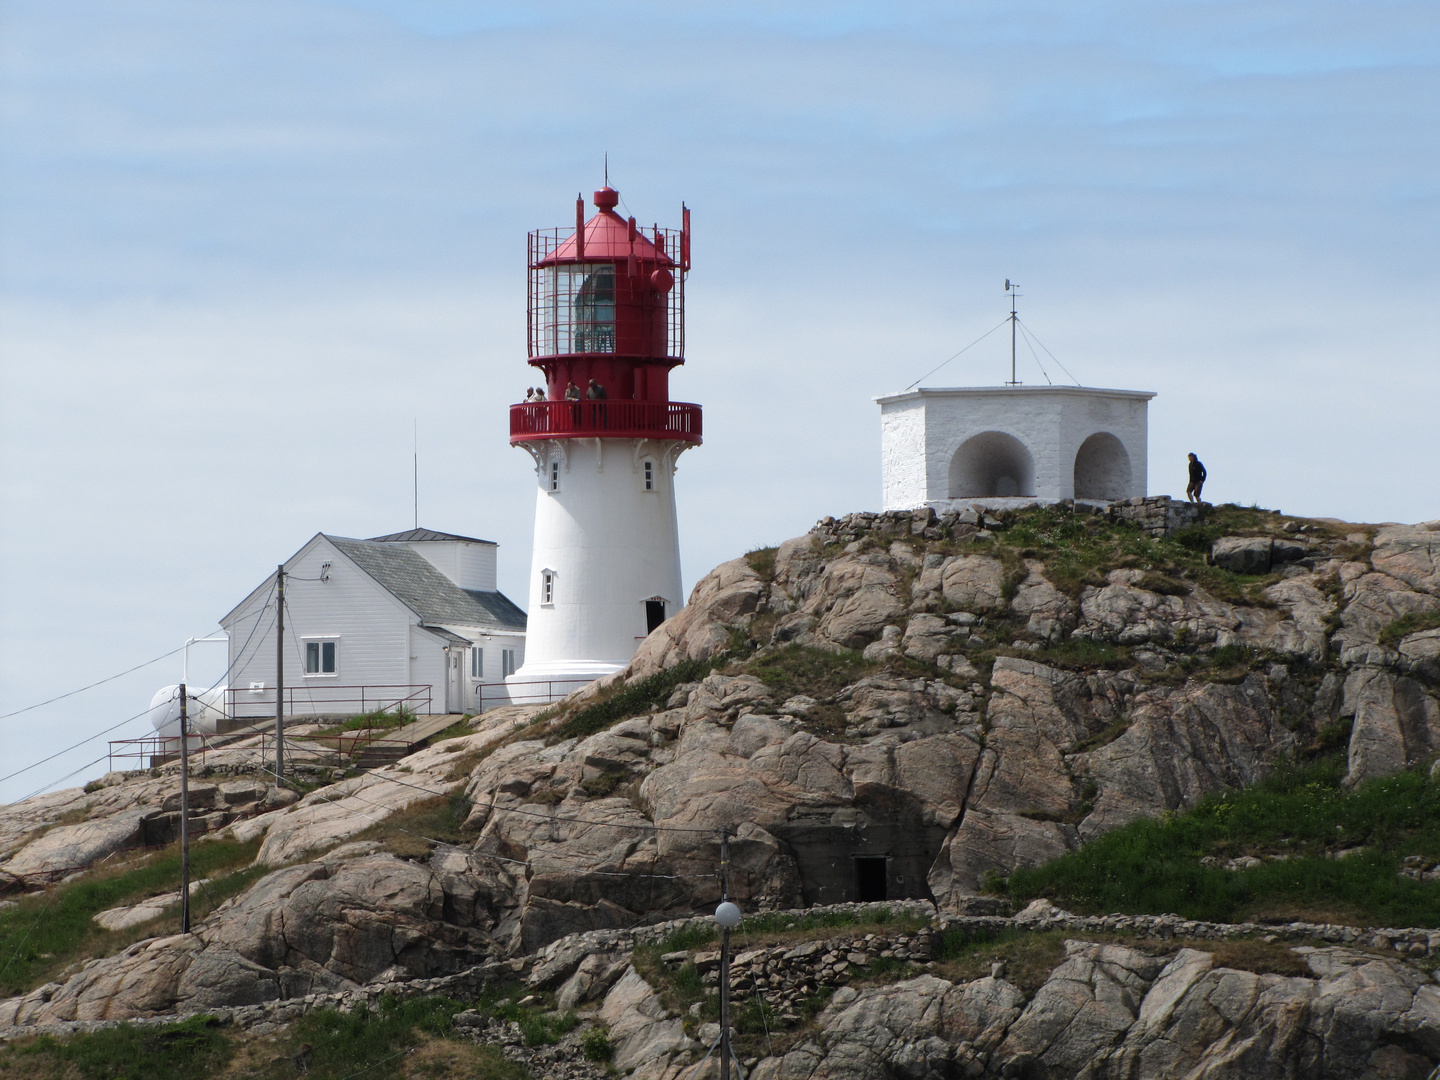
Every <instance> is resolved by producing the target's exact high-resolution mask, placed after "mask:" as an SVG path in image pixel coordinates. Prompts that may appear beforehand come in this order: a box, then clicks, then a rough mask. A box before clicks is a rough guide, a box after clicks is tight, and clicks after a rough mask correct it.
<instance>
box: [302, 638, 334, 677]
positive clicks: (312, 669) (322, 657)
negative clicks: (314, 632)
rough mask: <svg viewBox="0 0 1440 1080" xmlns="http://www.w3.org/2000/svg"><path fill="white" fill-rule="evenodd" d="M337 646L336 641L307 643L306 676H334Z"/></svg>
mask: <svg viewBox="0 0 1440 1080" xmlns="http://www.w3.org/2000/svg"><path fill="white" fill-rule="evenodd" d="M336 644H337V643H336V642H334V641H307V642H305V674H306V675H334V674H335V667H336V666H335V646H336Z"/></svg>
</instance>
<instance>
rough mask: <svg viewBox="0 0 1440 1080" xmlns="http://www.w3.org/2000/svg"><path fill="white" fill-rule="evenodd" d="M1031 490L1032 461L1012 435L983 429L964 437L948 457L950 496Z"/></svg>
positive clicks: (993, 495)
mask: <svg viewBox="0 0 1440 1080" xmlns="http://www.w3.org/2000/svg"><path fill="white" fill-rule="evenodd" d="M1034 494H1035V461H1034V459H1033V458H1031V456H1030V451H1029V450H1026V449H1025V444H1024V443H1022V442H1021V441H1020V440H1019V439H1017V438H1015V437H1014V436H1013V435H1006V434H1005V433H1004V432H1000V431H987V432H984V433H983V434H980V435H976V436H974V437H972V438H969V439H966V440H965V442H964V443H963V444H962V445H961V447H960V449H959V450H957V451H955V456H954V457H953V458H951V459H950V498H952V499H976V498H979V499H986V498H996V497H999V496H1009V495H1024V496H1034Z"/></svg>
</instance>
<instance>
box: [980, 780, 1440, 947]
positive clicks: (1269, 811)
mask: <svg viewBox="0 0 1440 1080" xmlns="http://www.w3.org/2000/svg"><path fill="white" fill-rule="evenodd" d="M1344 772H1345V767H1344V759H1343V757H1341V756H1340V755H1332V756H1329V757H1325V758H1322V759H1320V760H1319V761H1316V762H1313V763H1311V764H1308V765H1303V766H1300V765H1292V766H1288V767H1285V768H1282V769H1281V770H1280V771H1279V772H1277V774H1276V775H1275V776H1273V777H1272V778H1271V779H1269V780H1267V781H1265V782H1263V783H1260V784H1257V785H1255V786H1254V787H1251V788H1247V789H1245V790H1243V791H1238V792H1227V793H1224V794H1220V795H1215V796H1211V797H1209V798H1206V799H1205V800H1203V801H1202V802H1201V803H1200V804H1199V805H1198V806H1196V807H1195V808H1194V809H1193V810H1191V811H1189V812H1187V813H1183V814H1171V815H1166V816H1165V817H1164V818H1162V819H1159V820H1153V819H1146V820H1140V821H1135V822H1132V823H1131V824H1129V825H1126V826H1124V827H1122V828H1120V829H1116V830H1114V831H1113V832H1110V833H1107V834H1105V835H1104V836H1102V837H1100V838H1098V839H1096V840H1094V841H1092V842H1091V843H1089V844H1086V845H1085V846H1084V847H1083V848H1081V849H1080V850H1079V851H1076V852H1072V853H1071V854H1068V855H1064V856H1062V857H1061V858H1059V859H1056V860H1054V861H1053V862H1050V863H1046V864H1045V865H1043V866H1039V867H1035V868H1031V869H1021V870H1016V871H1015V872H1014V873H1013V874H1012V875H1011V876H1010V878H1009V880H1008V881H1007V882H1003V883H999V882H997V885H999V886H1001V887H1003V888H1004V889H1005V891H1008V893H1009V894H1010V895H1011V897H1012V898H1013V899H1014V901H1015V902H1016V903H1017V904H1023V903H1025V902H1027V901H1029V900H1032V899H1034V898H1035V897H1037V896H1047V897H1050V898H1052V899H1054V900H1055V902H1056V903H1058V904H1060V905H1061V906H1062V907H1066V908H1069V909H1070V910H1074V911H1086V912H1093V913H1101V912H1105V913H1108V912H1126V913H1132V914H1140V913H1149V914H1164V913H1174V914H1178V915H1181V916H1184V917H1185V918H1192V919H1214V920H1221V921H1228V922H1236V921H1245V920H1247V919H1257V920H1266V919H1291V918H1308V919H1314V920H1318V921H1333V922H1342V921H1345V922H1355V923H1361V924H1368V925H1386V926H1426V927H1434V926H1440V882H1426V881H1418V880H1415V879H1413V878H1409V877H1404V876H1401V874H1400V873H1399V871H1400V869H1401V866H1402V863H1403V860H1404V858H1405V857H1406V856H1420V857H1422V858H1423V859H1425V860H1435V861H1440V785H1437V784H1436V783H1435V782H1434V781H1432V780H1431V779H1430V778H1429V776H1428V775H1427V773H1426V772H1425V771H1423V770H1418V769H1417V770H1411V771H1409V772H1403V773H1399V774H1397V775H1395V776H1390V777H1385V778H1383V779H1377V780H1371V781H1369V782H1367V783H1365V784H1362V785H1361V786H1360V787H1358V788H1357V789H1355V790H1354V791H1348V790H1346V789H1345V788H1344V787H1343V786H1342V785H1341V779H1342V777H1343V776H1344ZM1341 852H1344V853H1345V854H1344V857H1340V858H1336V857H1335V856H1336V855H1337V854H1338V853H1341ZM1240 855H1253V856H1256V857H1259V858H1262V859H1264V860H1265V861H1264V862H1263V863H1262V864H1261V865H1260V866H1256V867H1253V868H1251V869H1247V870H1233V871H1232V870H1226V869H1223V868H1222V866H1220V865H1215V864H1214V862H1220V863H1223V862H1224V861H1227V860H1229V859H1232V858H1235V857H1237V856H1240ZM1207 857H1208V858H1210V859H1212V860H1213V861H1212V863H1211V864H1210V865H1207V864H1205V863H1202V862H1201V860H1202V859H1205V858H1207Z"/></svg>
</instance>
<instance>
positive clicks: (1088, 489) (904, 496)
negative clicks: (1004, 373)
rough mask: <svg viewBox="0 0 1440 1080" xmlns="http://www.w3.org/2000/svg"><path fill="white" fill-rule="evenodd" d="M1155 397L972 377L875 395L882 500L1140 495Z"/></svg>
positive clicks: (913, 503) (942, 503) (908, 504)
mask: <svg viewBox="0 0 1440 1080" xmlns="http://www.w3.org/2000/svg"><path fill="white" fill-rule="evenodd" d="M1154 396H1155V395H1154V394H1153V393H1150V392H1149V391H1143V390H1101V389H1095V388H1093V387H1082V386H981V387H956V388H952V389H936V390H912V391H909V392H907V393H903V394H892V395H889V396H887V397H881V398H876V399H875V400H876V401H877V402H879V404H880V425H881V435H880V460H881V473H882V484H883V499H884V509H886V510H905V509H916V508H918V507H921V506H933V507H935V508H937V509H944V508H945V507H946V506H949V505H951V504H952V503H953V502H954V501H956V500H958V501H960V502H961V503H962V504H965V505H968V504H969V503H971V502H973V501H976V500H980V501H984V502H986V503H988V504H995V505H1003V504H1001V503H998V502H997V500H1004V499H1013V498H1017V497H1018V498H1024V499H1025V500H1026V501H1033V500H1039V501H1041V502H1048V501H1059V500H1061V499H1082V500H1095V501H1101V500H1115V499H1129V498H1134V497H1136V496H1143V495H1144V494H1145V482H1146V477H1145V473H1146V453H1147V439H1148V432H1149V425H1148V406H1149V401H1150V399H1151V398H1153V397H1154Z"/></svg>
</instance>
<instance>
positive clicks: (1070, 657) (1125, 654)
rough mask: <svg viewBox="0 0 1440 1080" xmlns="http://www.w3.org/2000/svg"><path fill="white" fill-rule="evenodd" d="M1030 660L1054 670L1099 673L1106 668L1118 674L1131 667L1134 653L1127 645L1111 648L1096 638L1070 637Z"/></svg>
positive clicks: (1032, 654) (1037, 653) (1030, 654)
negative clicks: (1132, 653)
mask: <svg viewBox="0 0 1440 1080" xmlns="http://www.w3.org/2000/svg"><path fill="white" fill-rule="evenodd" d="M1027 657H1028V658H1030V659H1034V660H1038V661H1039V662H1040V663H1042V664H1049V665H1050V666H1051V667H1061V668H1069V669H1071V670H1076V671H1095V670H1098V669H1100V668H1106V669H1108V670H1110V671H1117V670H1119V669H1121V668H1127V667H1130V666H1131V663H1132V661H1131V660H1130V650H1129V648H1127V647H1126V646H1124V645H1111V644H1110V643H1109V642H1106V641H1096V640H1095V639H1094V638H1086V637H1069V638H1066V639H1065V640H1064V641H1059V642H1056V643H1055V644H1053V645H1046V646H1044V647H1042V648H1040V649H1039V650H1037V651H1036V652H1033V653H1028V654H1027Z"/></svg>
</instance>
